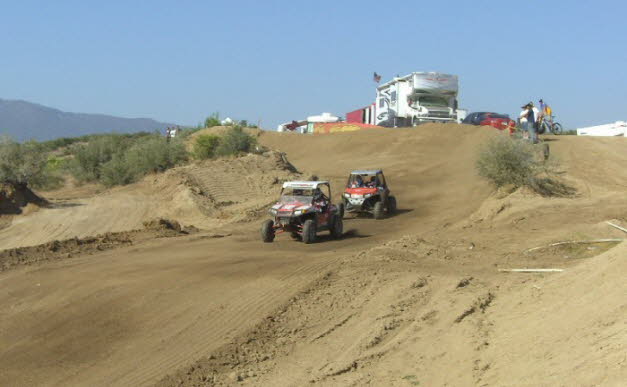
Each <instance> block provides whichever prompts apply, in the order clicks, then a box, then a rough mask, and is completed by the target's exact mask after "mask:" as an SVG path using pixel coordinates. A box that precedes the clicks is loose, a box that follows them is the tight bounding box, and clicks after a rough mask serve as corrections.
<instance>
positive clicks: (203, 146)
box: [193, 134, 220, 160]
mask: <svg viewBox="0 0 627 387" xmlns="http://www.w3.org/2000/svg"><path fill="white" fill-rule="evenodd" d="M219 144H220V137H218V136H215V135H212V134H203V135H200V136H198V137H197V138H196V141H195V142H194V149H193V154H194V158H196V159H199V160H204V159H209V158H211V157H213V156H214V155H215V151H216V149H217V147H218V145H219Z"/></svg>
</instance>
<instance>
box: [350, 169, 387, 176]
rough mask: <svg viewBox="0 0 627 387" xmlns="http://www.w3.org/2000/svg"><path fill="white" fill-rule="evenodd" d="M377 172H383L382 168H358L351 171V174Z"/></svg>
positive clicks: (373, 173)
mask: <svg viewBox="0 0 627 387" xmlns="http://www.w3.org/2000/svg"><path fill="white" fill-rule="evenodd" d="M377 173H383V170H382V169H358V170H355V171H353V172H351V175H376V174H377Z"/></svg>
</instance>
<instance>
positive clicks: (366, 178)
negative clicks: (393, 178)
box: [346, 174, 381, 188]
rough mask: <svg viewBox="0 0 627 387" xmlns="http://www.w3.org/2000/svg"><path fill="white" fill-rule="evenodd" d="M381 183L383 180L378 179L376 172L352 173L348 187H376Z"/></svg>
mask: <svg viewBox="0 0 627 387" xmlns="http://www.w3.org/2000/svg"><path fill="white" fill-rule="evenodd" d="M380 185H381V182H380V181H379V180H378V179H377V175H375V174H363V175H357V174H352V175H351V176H350V177H349V178H348V183H347V184H346V187H348V188H374V187H378V186H380Z"/></svg>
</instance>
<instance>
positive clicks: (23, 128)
mask: <svg viewBox="0 0 627 387" xmlns="http://www.w3.org/2000/svg"><path fill="white" fill-rule="evenodd" d="M172 125H173V124H168V123H164V122H158V121H155V120H153V119H150V118H121V117H114V116H107V115H104V114H85V113H67V112H62V111H61V110H57V109H53V108H49V107H47V106H43V105H39V104H36V103H31V102H27V101H19V100H6V99H1V98H0V135H4V134H6V135H9V136H11V137H12V138H13V139H15V140H18V141H24V140H29V139H35V140H39V141H43V140H50V139H54V138H59V137H77V136H83V135H85V134H93V133H109V132H122V133H131V132H141V131H148V132H152V131H154V130H160V131H163V130H164V129H165V128H166V127H168V126H172Z"/></svg>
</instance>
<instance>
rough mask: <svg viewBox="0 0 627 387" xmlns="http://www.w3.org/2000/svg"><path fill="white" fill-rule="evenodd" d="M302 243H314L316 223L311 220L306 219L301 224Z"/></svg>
mask: <svg viewBox="0 0 627 387" xmlns="http://www.w3.org/2000/svg"><path fill="white" fill-rule="evenodd" d="M302 238H303V242H304V243H305V244H310V243H314V242H315V241H316V223H315V222H314V221H313V220H312V219H307V220H306V221H305V223H303V235H302Z"/></svg>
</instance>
